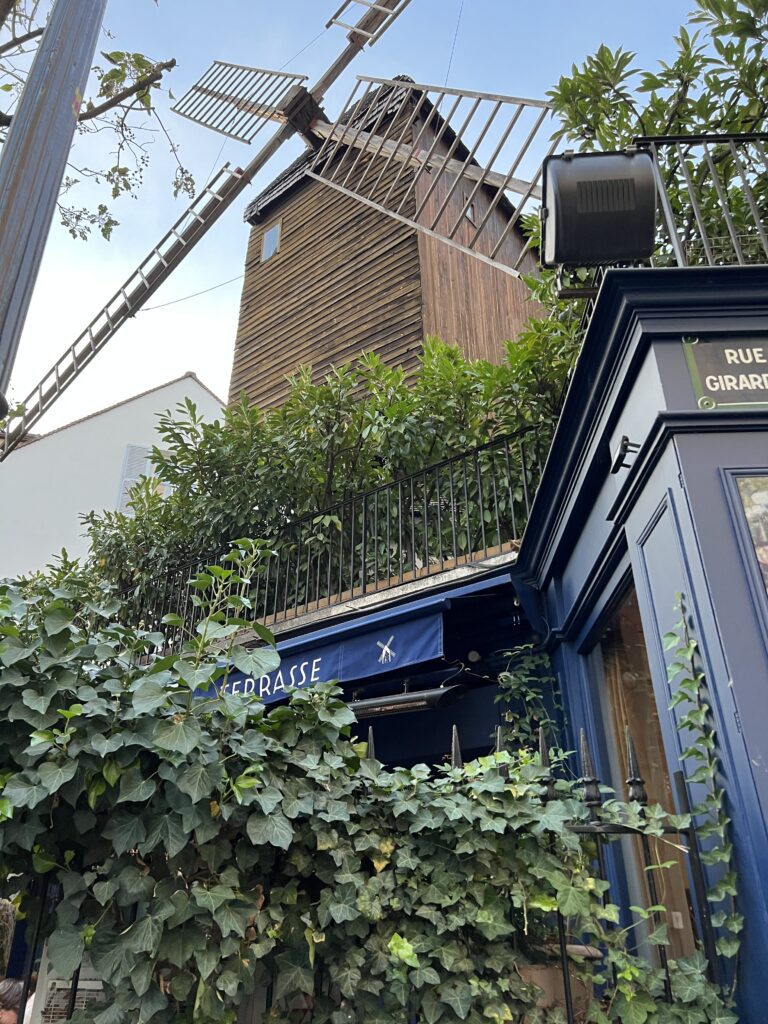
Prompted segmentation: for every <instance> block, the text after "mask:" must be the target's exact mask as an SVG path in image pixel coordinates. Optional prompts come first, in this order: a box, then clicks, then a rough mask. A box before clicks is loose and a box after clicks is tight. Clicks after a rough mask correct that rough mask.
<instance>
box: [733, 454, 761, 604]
mask: <svg viewBox="0 0 768 1024" xmlns="http://www.w3.org/2000/svg"><path fill="white" fill-rule="evenodd" d="M736 485H737V487H738V489H739V497H740V498H741V504H742V507H743V509H744V514H745V516H746V519H747V526H748V528H749V535H750V537H751V539H752V544H753V546H754V549H755V554H756V555H757V564H758V566H759V567H760V575H761V576H762V580H763V584H764V586H765V590H766V594H767V595H768V473H763V474H760V475H759V476H738V477H737V478H736Z"/></svg>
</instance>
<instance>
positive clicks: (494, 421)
mask: <svg viewBox="0 0 768 1024" xmlns="http://www.w3.org/2000/svg"><path fill="white" fill-rule="evenodd" d="M574 351H575V341H574V338H573V336H571V335H569V334H568V333H567V331H565V330H563V331H559V332H558V331H552V332H550V333H547V332H546V331H544V330H543V328H541V327H540V326H539V325H538V322H537V321H535V320H534V321H532V326H531V329H530V332H527V333H526V334H525V335H524V336H523V337H522V338H521V339H519V340H518V341H517V342H515V343H514V344H513V343H510V344H509V346H508V353H507V358H506V361H505V362H504V363H503V364H502V365H501V366H494V365H493V364H491V363H487V362H483V361H476V362H473V361H468V360H466V359H465V358H464V356H463V355H462V354H461V352H460V351H459V350H458V349H456V348H453V347H450V346H447V345H444V344H442V343H441V342H439V341H437V340H436V339H432V340H431V341H430V342H429V343H428V344H427V345H426V348H425V352H424V357H423V362H422V366H421V370H420V372H419V374H418V376H417V378H416V380H415V381H414V382H413V384H412V385H410V386H409V385H407V384H406V382H405V378H404V375H403V373H402V371H401V370H399V369H391V368H388V367H386V366H385V365H384V364H383V363H382V362H381V360H380V359H378V358H377V357H375V356H373V355H365V356H362V357H361V358H360V359H359V360H358V361H357V362H356V363H354V364H350V365H349V366H345V367H341V368H339V369H337V370H334V371H333V373H331V374H330V375H329V376H328V377H327V378H326V379H325V381H324V382H322V383H320V384H313V383H312V379H311V374H310V372H309V370H305V371H302V372H301V373H299V374H298V375H297V377H296V378H295V379H294V381H293V385H292V389H291V393H290V395H289V397H288V399H287V401H286V403H285V404H284V405H283V406H282V407H281V408H279V409H274V410H271V411H269V412H263V411H261V410H259V409H258V408H256V407H255V406H252V405H250V404H249V403H248V402H247V401H246V400H245V399H243V400H242V401H241V402H240V403H239V404H237V405H234V406H231V407H229V408H228V409H226V410H225V411H224V413H223V417H222V419H221V421H217V422H215V423H204V422H203V421H202V420H201V419H200V417H199V416H198V414H197V411H196V409H195V407H194V405H193V404H192V403H191V402H189V401H188V402H186V403H185V404H184V405H183V406H181V407H179V408H178V409H177V411H176V414H175V415H174V414H171V413H170V412H168V413H166V414H165V415H164V416H162V417H161V418H160V422H159V433H160V436H161V443H160V445H159V447H158V448H156V449H155V450H154V453H153V462H154V472H155V474H156V476H157V478H158V479H159V480H161V481H162V482H163V483H164V484H167V485H169V487H170V488H172V493H171V494H170V496H169V497H168V498H167V499H166V500H163V499H162V498H161V497H160V496H159V495H158V491H157V487H156V484H155V483H154V482H153V481H146V480H145V481H144V482H143V483H141V484H139V485H138V486H137V487H136V488H135V489H134V491H133V495H132V502H131V505H132V508H131V512H130V514H129V515H123V514H121V513H119V512H104V513H91V514H90V515H87V516H86V517H85V522H86V523H87V525H88V529H89V534H90V540H91V546H92V558H93V563H94V566H95V568H96V570H97V572H98V573H99V575H101V576H103V577H104V578H106V579H109V580H111V581H112V582H114V583H115V584H116V585H117V586H118V587H120V588H121V589H122V588H128V587H134V586H140V585H141V583H142V582H143V581H144V580H146V579H147V578H150V577H153V576H155V575H156V574H158V573H161V572H162V571H163V570H164V569H166V568H167V567H169V566H172V565H176V564H179V563H183V562H185V561H188V560H190V559H192V558H199V557H201V556H202V557H203V558H205V559H208V558H212V557H213V555H214V554H215V553H217V552H218V551H220V550H223V549H225V548H226V546H227V545H228V543H229V542H230V541H231V540H233V539H234V538H236V537H240V536H243V535H246V536H251V537H260V538H263V539H265V540H269V541H272V540H274V538H275V537H276V535H277V534H278V532H279V531H280V529H281V528H282V527H284V525H285V524H286V523H287V522H290V521H292V520H294V519H297V518H299V517H300V516H302V515H305V514H308V513H312V512H316V511H319V510H322V509H326V508H328V507H329V506H331V505H333V504H335V503H337V502H341V501H344V500H345V499H347V498H349V497H350V496H352V495H355V494H358V493H360V492H362V491H366V490H369V489H370V488H373V487H376V486H378V485H379V484H382V483H387V482H389V481H391V480H396V479H398V478H400V477H402V476H405V475H407V474H408V473H413V472H416V471H417V470H419V469H423V468H424V467H426V466H428V465H430V464H431V463H434V462H438V461H439V460H441V459H443V458H445V457H447V456H449V455H454V454H458V453H461V452H465V451H467V450H468V449H471V448H474V447H476V446H477V445H480V444H483V443H484V442H486V441H488V440H491V439H492V438H494V437H497V436H500V435H503V434H507V433H510V432H511V431H513V430H517V429H520V428H521V427H525V426H531V425H536V426H537V427H538V430H537V431H536V445H537V451H538V452H539V455H540V457H541V458H542V459H543V457H544V455H545V454H546V450H547V446H548V443H549V440H550V438H551V434H552V430H553V427H554V423H555V421H556V418H557V415H558V412H559V407H560V403H561V401H562V397H563V393H564V387H565V376H566V373H567V369H568V366H569V365H570V362H571V361H572V358H573V353H574Z"/></svg>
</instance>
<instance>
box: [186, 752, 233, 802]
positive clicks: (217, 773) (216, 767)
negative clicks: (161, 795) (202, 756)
mask: <svg viewBox="0 0 768 1024" xmlns="http://www.w3.org/2000/svg"><path fill="white" fill-rule="evenodd" d="M223 777H224V769H223V768H222V766H221V765H220V764H219V763H215V764H207V765H206V764H202V763H201V762H199V761H197V762H195V763H194V764H190V765H188V766H187V767H186V768H184V769H183V770H182V772H181V773H180V775H179V776H178V778H177V780H176V785H177V786H178V787H179V789H180V790H181V792H182V793H186V794H187V796H189V797H191V799H192V800H193V801H194V802H195V803H197V801H198V800H202V799H203V798H204V797H210V795H211V793H212V792H213V791H214V789H216V788H217V786H218V785H219V783H220V782H221V780H222V778H223Z"/></svg>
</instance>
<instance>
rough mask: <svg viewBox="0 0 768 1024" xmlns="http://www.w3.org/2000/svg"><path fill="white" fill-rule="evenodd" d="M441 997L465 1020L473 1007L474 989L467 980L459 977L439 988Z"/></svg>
mask: <svg viewBox="0 0 768 1024" xmlns="http://www.w3.org/2000/svg"><path fill="white" fill-rule="evenodd" d="M438 992H439V995H440V999H441V1000H442V1002H444V1003H446V1004H447V1005H448V1006H450V1008H451V1009H452V1010H453V1012H454V1013H455V1014H456V1016H457V1017H458V1018H459V1019H460V1020H465V1019H466V1017H467V1014H468V1013H469V1011H470V1010H471V1008H472V989H471V988H470V986H469V985H468V984H467V982H465V981H461V980H459V979H458V978H456V979H454V980H452V981H449V982H448V983H447V984H445V985H441V986H440V988H439V989H438Z"/></svg>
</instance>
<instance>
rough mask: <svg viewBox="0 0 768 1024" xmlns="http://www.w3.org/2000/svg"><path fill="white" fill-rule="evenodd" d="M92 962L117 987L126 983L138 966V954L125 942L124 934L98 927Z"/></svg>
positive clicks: (91, 950) (97, 970) (101, 976)
mask: <svg viewBox="0 0 768 1024" xmlns="http://www.w3.org/2000/svg"><path fill="white" fill-rule="evenodd" d="M90 955H91V962H92V963H93V966H94V968H95V970H96V973H97V974H98V975H99V977H100V978H101V979H102V980H103V981H106V982H109V984H111V985H115V986H117V987H119V986H121V985H124V984H125V979H126V977H128V976H129V975H130V973H131V971H132V970H133V968H134V967H135V966H136V955H135V953H133V951H132V950H130V949H129V948H128V946H127V945H126V943H125V942H123V939H122V936H120V935H115V933H114V932H109V931H107V930H106V929H103V928H101V929H97V931H96V934H95V935H94V937H93V942H92V943H91V948H90Z"/></svg>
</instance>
